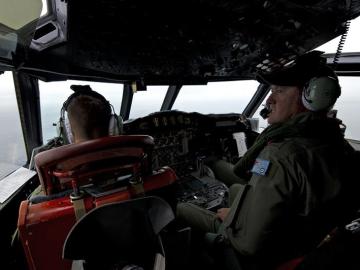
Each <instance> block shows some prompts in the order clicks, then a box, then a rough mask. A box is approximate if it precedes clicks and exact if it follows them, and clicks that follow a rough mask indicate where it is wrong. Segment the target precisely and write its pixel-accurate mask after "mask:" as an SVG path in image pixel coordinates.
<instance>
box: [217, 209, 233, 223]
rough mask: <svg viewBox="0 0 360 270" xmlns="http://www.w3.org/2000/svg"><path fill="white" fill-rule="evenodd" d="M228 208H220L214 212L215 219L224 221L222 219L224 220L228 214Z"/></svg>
mask: <svg viewBox="0 0 360 270" xmlns="http://www.w3.org/2000/svg"><path fill="white" fill-rule="evenodd" d="M229 211H230V208H220V209H219V210H217V212H216V217H217V218H220V219H221V221H224V219H225V218H226V216H227V215H228V214H229Z"/></svg>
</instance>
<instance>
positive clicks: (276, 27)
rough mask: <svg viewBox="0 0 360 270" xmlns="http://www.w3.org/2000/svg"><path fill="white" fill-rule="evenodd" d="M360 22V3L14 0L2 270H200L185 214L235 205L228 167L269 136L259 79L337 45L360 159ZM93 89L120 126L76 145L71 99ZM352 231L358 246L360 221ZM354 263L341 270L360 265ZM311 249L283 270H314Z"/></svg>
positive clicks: (1, 80)
mask: <svg viewBox="0 0 360 270" xmlns="http://www.w3.org/2000/svg"><path fill="white" fill-rule="evenodd" d="M359 15H360V1H358V0H350V1H348V0H342V1H335V0H329V1H319V0H308V1H298V0H291V1H281V0H276V1H264V0H261V1H260V0H256V1H252V2H251V3H250V1H245V2H244V1H241V2H239V1H231V0H227V1H222V2H219V1H192V2H191V3H190V2H189V1H185V2H184V1H181V0H176V1H170V2H169V1H163V0H160V1H153V2H149V1H143V0H139V1H131V2H130V1H112V0H111V1H103V0H101V1H99V0H97V1H95V0H94V1H63V0H42V1H41V0H26V1H25V0H21V1H10V0H4V1H0V92H2V93H3V94H2V99H1V100H0V103H1V105H0V125H1V126H2V128H1V129H0V137H1V138H2V141H3V143H2V146H1V147H0V149H1V151H0V152H1V153H2V157H1V158H0V220H1V222H0V252H1V253H0V254H1V258H3V260H2V262H1V266H0V268H1V269H38V270H47V269H56V270H70V269H105V268H106V267H109V268H108V269H143V268H141V267H139V268H136V266H134V265H132V263H134V264H137V265H142V264H143V265H142V267H144V269H148V268H153V269H163V270H165V269H169V270H171V269H193V268H191V267H194V265H196V264H194V261H192V259H191V258H192V254H191V253H192V252H193V251H194V250H188V248H189V243H190V241H191V237H190V235H191V229H189V228H188V227H186V226H183V227H179V224H178V223H177V220H176V205H177V204H178V203H184V202H187V203H191V204H193V205H195V206H196V207H199V208H201V209H206V210H209V211H212V212H216V211H217V210H218V209H220V208H223V207H227V206H228V204H229V200H230V198H229V197H230V196H231V194H230V185H228V184H227V183H225V182H224V181H222V180H221V179H220V178H221V177H220V176H219V175H218V172H217V170H216V168H215V167H214V164H215V162H216V161H219V160H220V161H224V162H227V163H229V164H235V163H237V162H238V161H239V160H241V158H242V157H243V156H244V155H245V153H246V152H247V150H248V149H249V148H251V146H253V145H254V143H255V142H256V139H257V137H258V136H259V134H261V133H262V132H263V131H264V130H265V129H266V128H267V127H268V123H267V121H266V119H265V118H266V117H265V118H264V117H262V116H261V115H264V114H263V113H264V108H266V107H264V106H265V101H266V99H267V98H268V97H269V95H270V94H271V89H270V88H271V87H270V85H268V84H264V83H259V82H258V74H259V73H261V72H264V73H271V72H273V71H276V70H280V69H284V68H285V69H286V68H288V67H291V66H292V64H293V62H294V61H295V60H296V59H297V57H299V56H301V55H304V54H306V53H308V52H310V51H313V50H319V51H324V52H325V53H324V54H323V57H324V59H326V63H327V64H328V65H329V66H330V67H331V68H332V69H334V70H335V73H336V75H337V76H338V78H339V82H340V85H341V97H340V98H339V100H338V102H337V103H336V105H335V107H334V108H333V110H332V111H331V113H332V117H334V118H338V119H341V121H342V122H339V123H340V124H341V128H342V130H343V133H344V136H345V139H346V140H347V141H348V142H349V143H350V145H351V146H352V147H353V148H354V149H355V150H356V151H357V152H358V151H359V149H360V127H359V125H358V120H357V118H356V115H357V114H356V113H357V112H358V111H359V110H358V107H359V103H360V95H359V93H358V92H359V91H357V90H358V89H357V86H358V85H359V83H360V79H359V78H360V77H359V75H360V47H359V46H358V44H359V42H358V37H357V32H358V31H359V30H360V20H359V18H360V17H359ZM84 86H85V87H89V88H91V89H92V90H93V91H96V92H98V93H100V94H101V95H102V96H104V97H105V99H106V100H107V101H108V102H109V104H111V106H112V113H113V114H115V115H117V116H118V118H117V119H118V120H116V121H118V122H117V125H118V127H117V128H118V130H117V132H116V134H115V136H109V137H104V138H101V139H95V140H90V141H88V142H81V143H79V144H77V143H75V144H74V143H69V142H68V140H67V139H66V140H65V139H64V137H63V135H64V134H63V132H62V129H64V128H65V127H64V123H63V122H62V119H63V118H66V117H67V115H66V114H63V106H64V102H65V101H66V100H67V98H68V97H69V96H70V95H71V94H73V91H72V90H71V89H73V88H79V87H80V88H81V87H84ZM110 135H113V134H110ZM346 173H347V172H346ZM354 177H356V176H354ZM40 187H41V190H42V191H41V193H40V194H37V190H38V189H39V188H40ZM116 211H120V212H121V213H123V214H118V212H116ZM354 218H355V217H354ZM357 218H358V216H357ZM115 220H116V222H115ZM127 222H128V224H130V225H131V226H130V225H129V226H128V225H127ZM132 225H133V226H132ZM347 225H348V227H346V230H348V231H349V232H351V234H352V235H355V238H356V239H357V240H356V241H358V237H359V230H358V228H359V227H360V225H359V219H355V220H354V221H353V223H350V224H347ZM115 227H116V228H115ZM135 230H137V231H141V234H139V235H138V234H137V233H136V231H135ZM344 230H345V229H344ZM97 232H99V234H98V235H97ZM100 232H101V233H102V234H103V235H106V237H105V236H104V237H102V236H101V233H100ZM110 232H111V233H112V234H111V235H110ZM112 236H113V237H112ZM210 236H211V235H210ZM84 238H86V240H84ZM104 239H106V241H105V240H104ZM144 239H145V240H144ZM351 239H353V238H351ZM113 240H114V242H113V243H111V244H110V242H111V241H113ZM115 240H116V241H115ZM213 240H215V238H214V239H212V241H213ZM218 240H219V239H218V238H216V241H218ZM144 241H145V242H144ZM216 241H215V242H216ZM352 241H353V240H352ZM356 241H353V242H351V244H352V245H355V244H356V243H358V242H356ZM115 242H116V243H115ZM118 242H123V243H124V244H123V245H121V244H119V243H118ZM106 243H109V244H108V245H106ZM337 244H338V243H337ZM337 244H336V245H337ZM102 245H106V247H104V248H103V249H102V247H101V246H102ZM340 245H341V243H340ZM112 247H113V248H112ZM127 247H128V248H127ZM351 248H353V246H351ZM100 249H102V250H100ZM114 249H118V250H120V251H121V253H122V254H121V255H124V257H121V256H120V255H118V254H117V253H116V252H114ZM147 249H149V253H148V254H147V253H146V250H147ZM136 250H139V254H137V255H139V256H138V257H137V256H134V252H135V251H136ZM348 250H349V247H346V252H348ZM140 251H141V252H140ZM321 251H322V249H321ZM140 253H141V254H140ZM350 253H351V252H350ZM350 253H349V254H346V256H345V257H341V258H345V259H342V260H343V261H342V264H341V267H342V266H344V267H345V266H346V269H357V268H356V267H357V266H358V265H359V264H358V262H356V260H354V258H355V257H356V256H354V254H353V253H351V254H350ZM231 254H233V253H231ZM231 254H230V255H229V254H227V256H228V255H229V256H230V257H227V258H228V259H229V260H232V259H233V258H234V256H233V255H231ZM307 255H309V254H302V256H298V257H297V258H295V260H289V261H284V262H283V263H282V264H280V265H277V266H276V267H275V268H271V269H270V268H269V270H275V269H276V270H295V269H311V261H310V262H309V261H308V260H305V263H302V261H303V259H304V257H305V258H307V257H306V256H307ZM320 255H321V254H320ZM118 256H119V257H118ZM311 256H316V255H311V254H310V257H311ZM120 257H121V260H123V258H125V257H126V258H125V259H124V261H121V263H120V264H119V265H117V264H118V263H119V260H120V259H119V258H120ZM215 257H216V256H215ZM235 257H236V255H235ZM334 257H336V256H334ZM96 258H99V259H98V260H97V259H96ZM114 258H116V259H115V261H114ZM339 258H340V257H339ZM117 259H119V260H117ZM293 259H294V258H293ZM327 259H328V257H327V255H326V254H325V255H323V257H321V260H322V261H326V260H327ZM81 260H85V263H84V261H81ZM344 260H345V261H344ZM236 261H237V260H236ZM89 262H90V263H89ZM308 262H309V265H306V263H308ZM87 263H88V264H89V265H90V266H89V265H88V266H86V265H87ZM91 263H93V266H91ZM110 264H112V267H115V266H116V267H118V268H111V267H110ZM114 265H115V266H114ZM120 265H122V267H123V266H124V265H126V267H130V268H121V267H120ZM230 265H231V267H235V269H238V270H241V269H243V268H239V266H238V265H236V264H235V265H234V264H230ZM334 265H335V264H334ZM86 267H88V268H86ZM91 267H93V268H91ZM102 267H105V268H102ZM131 267H133V268H131ZM211 267H213V268H211V269H221V268H219V267H218V265H212V266H211ZM224 267H225V268H226V269H233V268H231V267H230V266H229V265H228V264H224ZM302 267H303V268H302ZM306 267H308V268H306ZM309 267H310V268H309ZM351 267H354V268H351ZM225 268H223V269H225ZM209 269H210V268H209ZM244 269H245V270H247V269H246V268H244ZM318 269H320V268H318ZM321 269H322V268H321Z"/></svg>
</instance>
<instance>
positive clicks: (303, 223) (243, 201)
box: [177, 51, 353, 269]
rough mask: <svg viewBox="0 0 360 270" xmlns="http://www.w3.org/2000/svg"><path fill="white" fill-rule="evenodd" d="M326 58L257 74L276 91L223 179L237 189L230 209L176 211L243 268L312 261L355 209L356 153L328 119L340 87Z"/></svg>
mask: <svg viewBox="0 0 360 270" xmlns="http://www.w3.org/2000/svg"><path fill="white" fill-rule="evenodd" d="M321 54H322V53H321V52H317V51H313V52H310V53H307V54H304V55H302V56H299V57H298V58H297V59H295V61H293V62H292V63H290V64H288V65H286V67H283V68H281V69H280V70H277V71H274V72H271V73H268V74H259V76H258V80H259V81H260V82H262V83H266V84H268V85H271V94H270V96H269V97H268V99H267V101H266V104H267V107H268V108H269V114H268V118H267V119H268V123H269V124H270V125H269V127H268V128H266V129H265V130H264V131H263V133H262V134H260V135H259V137H258V138H257V140H256V141H255V143H254V145H253V146H252V147H250V148H249V150H248V151H247V153H246V154H245V156H244V157H243V158H242V159H241V160H240V161H239V162H238V163H237V164H235V165H229V164H228V165H226V167H227V168H231V169H232V170H233V171H228V172H227V173H226V174H224V175H227V176H229V179H227V184H228V185H230V184H231V182H233V183H234V185H232V186H231V187H230V208H222V209H219V210H218V211H217V213H213V212H210V211H207V210H205V209H202V208H200V207H197V206H195V205H193V204H190V203H180V204H178V206H177V216H178V218H179V219H180V220H182V221H184V222H185V223H187V224H188V225H190V226H191V227H192V228H193V229H195V230H200V231H203V232H213V233H219V234H221V235H223V236H224V237H225V239H226V242H228V243H229V244H230V245H231V246H232V247H233V248H234V249H235V250H236V251H237V255H238V257H239V258H240V262H241V260H245V261H247V260H249V261H250V262H251V261H252V262H254V263H255V262H256V263H255V264H256V265H257V267H258V268H256V269H260V268H261V265H262V267H265V269H271V266H275V265H278V264H279V263H281V262H284V261H286V260H289V259H292V258H296V257H298V256H301V255H304V254H306V253H307V252H309V251H310V250H311V249H312V248H315V247H316V246H317V245H318V243H319V242H320V241H321V240H322V239H323V238H324V237H325V236H326V234H327V233H329V232H330V231H331V229H332V228H334V226H336V225H337V224H338V223H339V222H342V221H343V220H344V219H346V218H347V214H348V213H347V212H348V211H347V210H349V211H350V210H352V209H351V207H350V206H351V205H353V201H352V200H353V197H352V194H351V192H350V190H351V187H352V186H351V185H352V184H351V181H349V180H350V179H347V177H346V174H347V173H346V172H347V171H349V170H347V166H349V164H350V163H349V160H350V159H351V155H352V154H353V149H352V148H351V147H350V146H349V144H347V142H346V141H345V140H344V137H343V133H342V131H341V129H340V127H339V120H337V119H334V118H329V117H327V113H328V112H329V110H330V109H331V108H332V107H333V105H334V103H335V101H336V100H337V98H338V97H339V96H340V86H339V82H338V79H337V76H336V75H335V73H334V72H333V71H332V70H331V69H330V68H329V67H328V66H327V65H326V64H325V59H324V58H322V57H321ZM224 175H223V177H224ZM225 177H226V176H225ZM224 182H225V180H224ZM236 182H237V183H236ZM239 183H242V184H239ZM260 261H261V263H259V262H260ZM260 264H261V265H260ZM259 267H260V268H259Z"/></svg>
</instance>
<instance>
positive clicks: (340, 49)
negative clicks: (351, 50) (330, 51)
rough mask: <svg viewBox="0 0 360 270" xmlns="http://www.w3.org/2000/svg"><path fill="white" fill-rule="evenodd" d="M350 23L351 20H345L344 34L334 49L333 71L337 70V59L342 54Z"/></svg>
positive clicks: (350, 6)
mask: <svg viewBox="0 0 360 270" xmlns="http://www.w3.org/2000/svg"><path fill="white" fill-rule="evenodd" d="M352 2H353V1H352V0H351V1H350V5H349V10H348V11H349V13H350V12H351V8H352ZM350 23H351V20H347V21H346V22H345V33H344V34H342V35H341V38H340V40H339V44H338V47H337V49H336V53H335V56H334V60H333V64H334V67H333V69H334V70H336V68H337V65H338V62H339V59H340V56H341V53H342V50H343V47H344V44H345V41H346V38H347V35H348V33H349V29H350Z"/></svg>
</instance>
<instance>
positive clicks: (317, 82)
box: [260, 76, 341, 119]
mask: <svg viewBox="0 0 360 270" xmlns="http://www.w3.org/2000/svg"><path fill="white" fill-rule="evenodd" d="M340 94H341V87H340V84H339V81H338V79H337V78H335V77H331V76H320V77H313V78H311V79H310V80H309V81H308V82H307V83H305V85H304V87H303V89H302V94H301V101H302V104H303V105H304V107H305V108H306V109H308V110H309V111H313V112H319V111H329V110H330V109H331V108H332V106H333V105H334V104H335V102H336V100H337V98H338V97H339V96H340ZM270 111H271V110H270V107H269V106H268V105H265V108H264V109H262V110H261V111H260V116H261V117H262V118H263V119H266V118H268V116H269V114H270Z"/></svg>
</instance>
